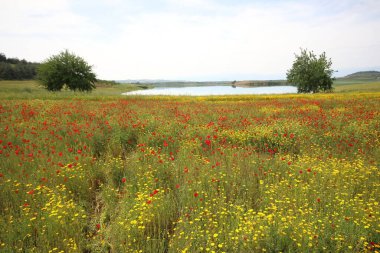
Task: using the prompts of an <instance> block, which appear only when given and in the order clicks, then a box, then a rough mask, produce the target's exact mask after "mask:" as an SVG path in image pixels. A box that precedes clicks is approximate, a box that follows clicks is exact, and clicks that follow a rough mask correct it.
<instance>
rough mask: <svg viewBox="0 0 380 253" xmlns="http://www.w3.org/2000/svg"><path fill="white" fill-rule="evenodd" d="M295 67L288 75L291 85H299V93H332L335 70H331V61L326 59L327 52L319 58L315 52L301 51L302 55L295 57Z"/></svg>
mask: <svg viewBox="0 0 380 253" xmlns="http://www.w3.org/2000/svg"><path fill="white" fill-rule="evenodd" d="M295 56H296V59H295V61H294V62H293V66H292V68H291V69H290V70H288V72H287V73H286V77H287V80H288V82H289V83H291V84H295V85H297V88H298V93H310V92H313V93H317V92H320V91H324V92H326V91H331V90H332V84H333V80H334V78H332V77H331V75H332V73H333V72H334V70H332V69H331V65H332V63H331V59H327V58H326V54H325V52H323V53H322V54H321V55H319V58H318V57H317V56H316V55H315V54H314V52H313V51H311V52H308V51H307V49H301V54H300V55H295Z"/></svg>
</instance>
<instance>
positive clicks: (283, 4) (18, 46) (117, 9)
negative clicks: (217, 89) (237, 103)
mask: <svg viewBox="0 0 380 253" xmlns="http://www.w3.org/2000/svg"><path fill="white" fill-rule="evenodd" d="M300 48H307V49H309V50H313V51H314V52H315V53H316V54H320V53H322V52H323V51H325V52H326V55H327V56H328V57H330V58H331V59H332V62H333V68H334V69H336V70H338V71H339V72H338V73H337V74H336V76H343V75H345V74H348V73H350V72H354V71H360V70H380V1H379V0H352V1H351V0H306V1H295V0H281V1H280V0H266V1H264V0H151V1H148V0H0V52H2V53H4V54H5V55H6V56H7V57H18V58H25V59H26V60H29V61H38V62H40V61H43V60H44V59H46V58H47V57H49V56H51V55H54V54H57V53H59V52H60V51H62V50H64V49H68V50H69V51H71V52H73V53H75V54H76V55H79V56H81V57H83V58H84V59H85V60H86V61H87V62H88V63H89V64H91V65H93V66H94V71H95V73H96V74H97V76H98V78H102V79H109V80H115V79H116V80H119V79H142V78H146V79H171V80H198V81H199V80H245V79H279V78H285V77H286V71H287V70H288V69H289V68H290V67H291V65H292V62H293V60H294V54H295V53H299V52H300Z"/></svg>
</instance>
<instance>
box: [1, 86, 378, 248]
mask: <svg viewBox="0 0 380 253" xmlns="http://www.w3.org/2000/svg"><path fill="white" fill-rule="evenodd" d="M36 92H37V91H36ZM31 93H32V94H33V93H34V90H32V92H31ZM2 96H4V94H2ZM60 96H61V97H60ZM4 97H6V96H4ZM4 97H3V98H4ZM62 97H63V98H62ZM94 97H95V99H94ZM27 98H28V96H27V95H25V96H24V95H22V96H20V97H14V98H12V99H2V100H1V102H0V115H1V117H0V164H1V166H0V200H1V201H0V251H2V252H259V251H267V252H363V251H376V250H377V251H378V250H379V247H380V246H379V242H380V233H379V232H380V205H379V203H380V199H379V196H380V183H379V182H380V171H379V166H380V165H379V164H380V141H379V137H380V123H379V119H380V111H379V108H380V96H379V94H378V93H365V94H364V93H363V94H356V95H355V94H344V95H336V94H325V95H284V96H232V97H230V96H229V97H219V98H218V97H199V98H188V97H182V98H176V99H173V98H168V97H144V98H138V97H127V98H123V99H120V98H112V97H111V96H108V97H107V99H101V97H100V96H99V97H97V96H92V97H91V96H88V97H87V95H81V96H78V97H77V98H76V99H72V100H69V99H68V98H67V97H66V95H56V94H45V95H43V98H44V99H43V100H42V99H33V100H29V99H27Z"/></svg>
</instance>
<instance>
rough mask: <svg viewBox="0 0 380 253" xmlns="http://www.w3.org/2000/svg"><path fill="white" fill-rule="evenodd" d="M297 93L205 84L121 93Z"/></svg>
mask: <svg viewBox="0 0 380 253" xmlns="http://www.w3.org/2000/svg"><path fill="white" fill-rule="evenodd" d="M287 93H297V87H295V86H269V87H254V88H241V87H236V88H233V87H232V86H205V87H183V88H154V89H148V90H136V91H130V92H125V93H122V95H171V96H215V95H253V94H287Z"/></svg>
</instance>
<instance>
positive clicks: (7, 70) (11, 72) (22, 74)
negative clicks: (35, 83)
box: [0, 53, 38, 80]
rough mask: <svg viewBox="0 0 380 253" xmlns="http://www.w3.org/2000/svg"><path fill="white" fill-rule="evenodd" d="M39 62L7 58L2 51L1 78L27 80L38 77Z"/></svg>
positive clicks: (0, 56) (0, 62) (0, 59)
mask: <svg viewBox="0 0 380 253" xmlns="http://www.w3.org/2000/svg"><path fill="white" fill-rule="evenodd" d="M37 66H38V63H33V62H28V61H26V60H19V59H17V58H7V57H6V56H5V54H3V53H0V80H27V79H34V78H35V77H36V73H37V71H36V69H37Z"/></svg>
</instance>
